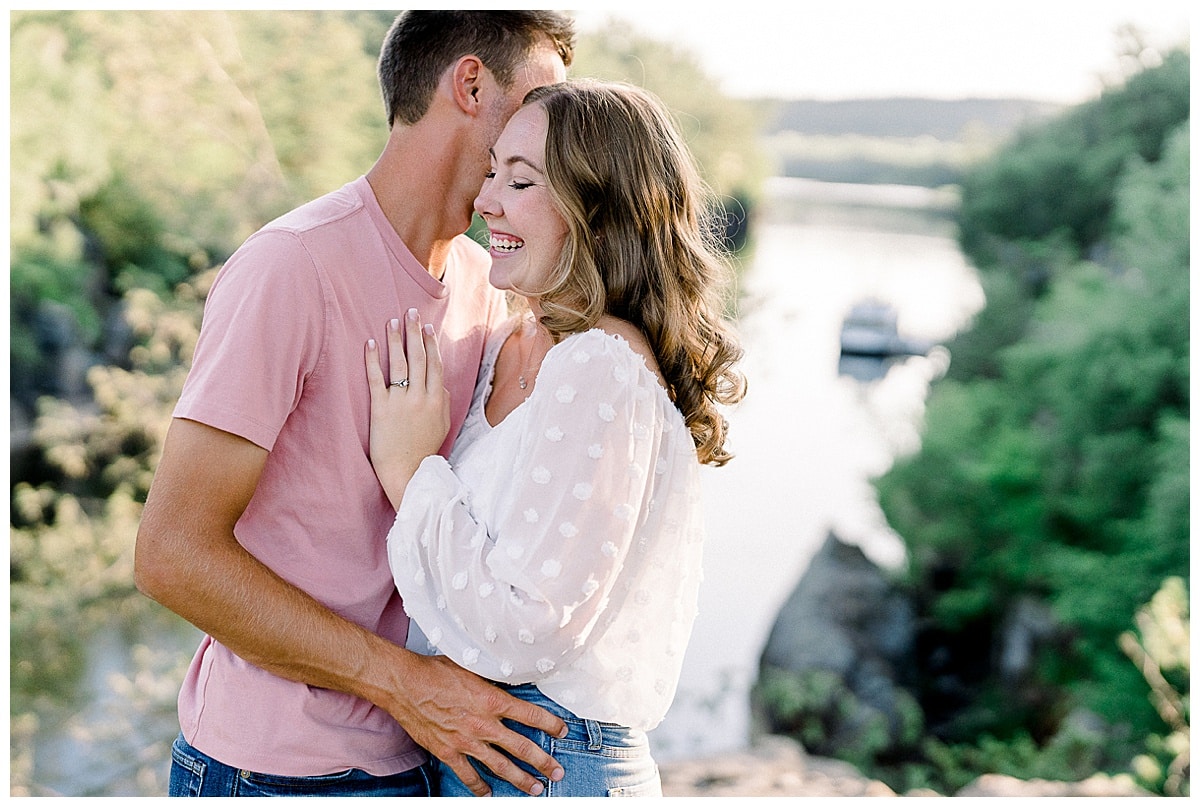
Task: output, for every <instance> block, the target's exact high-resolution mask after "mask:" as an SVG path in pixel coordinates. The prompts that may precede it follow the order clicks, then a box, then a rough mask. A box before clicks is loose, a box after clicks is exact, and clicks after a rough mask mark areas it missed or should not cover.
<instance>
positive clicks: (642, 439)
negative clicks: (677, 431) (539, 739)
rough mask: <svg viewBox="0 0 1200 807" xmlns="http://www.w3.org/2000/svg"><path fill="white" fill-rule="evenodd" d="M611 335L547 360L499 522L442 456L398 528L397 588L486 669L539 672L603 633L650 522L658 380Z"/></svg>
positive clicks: (453, 647)
mask: <svg viewBox="0 0 1200 807" xmlns="http://www.w3.org/2000/svg"><path fill="white" fill-rule="evenodd" d="M606 340H608V337H601V338H597V339H592V340H590V341H587V342H585V343H581V344H579V345H570V346H566V347H567V350H566V352H565V353H562V354H560V355H558V356H556V357H555V361H554V362H553V363H551V362H547V363H545V364H544V365H543V368H542V370H541V372H540V373H539V375H538V380H537V386H536V388H535V390H534V393H533V395H531V396H530V398H529V400H528V401H526V403H525V404H524V406H528V407H530V408H531V411H530V412H529V413H528V416H527V418H526V419H525V420H524V421H523V422H524V423H528V424H532V425H533V428H532V429H531V431H530V432H529V433H527V434H525V435H523V436H522V438H521V440H520V448H519V450H518V452H517V456H515V457H514V458H513V461H512V465H511V471H509V470H508V468H509V466H507V465H506V473H510V474H511V476H510V482H509V484H507V485H506V488H507V490H506V492H505V494H504V495H503V501H504V504H503V505H502V506H501V507H500V508H499V509H498V510H497V515H496V517H495V518H494V519H493V522H492V523H484V522H483V521H481V520H480V517H479V515H478V513H476V512H475V510H474V509H473V508H472V503H471V497H472V492H471V490H470V489H468V487H467V486H466V485H465V484H464V483H463V482H462V480H461V479H460V478H459V477H458V476H457V475H456V474H455V473H454V471H453V470H452V469H451V467H450V466H449V464H447V462H446V461H445V460H444V459H442V458H440V457H430V458H427V459H426V460H425V461H424V463H423V464H422V465H421V467H420V469H419V470H418V472H417V474H416V475H415V476H414V477H413V479H412V481H411V482H410V484H409V486H408V488H407V489H406V491H405V494H404V499H403V501H402V503H401V506H400V510H399V512H398V513H397V517H396V522H395V524H394V526H393V528H392V530H391V532H390V533H389V535H388V553H389V558H390V561H391V564H392V571H393V575H394V576H395V579H396V585H397V587H398V588H399V590H400V593H401V596H402V597H403V599H404V602H405V608H406V610H408V613H409V615H410V616H411V617H412V618H413V619H414V620H415V621H416V622H417V623H418V624H419V625H420V626H421V628H422V629H423V631H424V632H425V634H426V636H428V638H429V639H430V641H431V642H432V643H433V644H434V645H435V646H436V647H437V649H438V650H439V651H440V652H442V653H445V654H446V655H448V656H450V657H451V658H453V659H454V660H455V661H456V662H458V663H459V664H461V665H463V666H465V667H467V668H468V669H473V670H474V671H475V672H477V673H479V674H480V675H484V676H486V677H489V678H493V679H495V680H500V681H506V682H509V683H519V682H525V681H535V680H539V679H541V678H544V677H546V676H547V675H549V674H551V673H552V671H553V670H554V669H556V668H557V667H559V666H562V665H563V664H566V663H569V662H570V661H572V660H573V659H574V658H576V657H577V656H578V654H579V653H581V652H582V648H584V647H586V646H587V645H588V643H589V642H591V641H593V635H594V634H596V633H597V632H598V631H597V626H598V625H602V624H603V621H602V616H603V615H604V613H605V611H606V609H608V608H609V607H612V606H614V605H615V603H614V599H615V594H614V586H616V585H617V581H618V578H619V572H620V571H621V569H622V567H623V565H625V564H626V563H627V562H630V563H632V562H642V561H643V560H644V559H641V558H635V557H631V553H633V554H634V555H636V552H635V551H634V546H633V545H634V543H635V535H636V531H637V526H638V524H639V522H640V521H641V520H642V519H643V518H644V514H645V508H646V506H647V505H648V497H649V491H650V487H651V475H652V474H653V472H654V467H655V462H656V459H657V454H658V450H659V446H660V443H661V434H662V425H663V424H662V422H661V415H660V414H659V408H658V407H657V405H656V403H655V400H654V397H653V395H652V391H651V390H650V389H648V388H647V386H646V384H648V383H654V382H653V381H652V380H647V378H644V377H642V376H648V374H646V373H642V374H640V376H639V374H638V373H637V372H636V369H635V368H632V367H630V366H629V364H628V362H627V361H625V360H624V359H623V358H621V357H616V356H614V351H613V350H612V348H611V346H606V345H605V344H604V342H605V341H606Z"/></svg>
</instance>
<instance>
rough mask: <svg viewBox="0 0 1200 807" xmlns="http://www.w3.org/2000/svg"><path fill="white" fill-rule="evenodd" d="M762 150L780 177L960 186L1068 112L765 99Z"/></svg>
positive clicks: (1010, 104) (917, 101)
mask: <svg viewBox="0 0 1200 807" xmlns="http://www.w3.org/2000/svg"><path fill="white" fill-rule="evenodd" d="M759 109H760V115H761V118H762V120H763V121H764V124H763V127H762V129H761V134H762V145H763V148H764V150H765V152H766V154H767V155H768V156H769V158H770V159H771V160H772V161H773V163H774V166H773V170H774V173H775V174H776V175H777V176H787V177H803V178H806V179H817V180H823V181H826V182H854V183H867V184H899V185H920V186H924V187H929V188H939V187H944V186H947V185H955V184H957V183H958V182H959V180H960V179H961V177H962V173H963V171H964V170H965V169H966V168H967V167H968V166H970V165H971V164H972V163H974V162H976V161H978V160H979V159H982V158H984V157H986V156H987V155H988V154H989V153H990V152H991V151H992V150H993V149H995V148H996V147H997V146H998V145H999V144H1000V143H1002V142H1003V141H1004V140H1006V139H1007V138H1009V137H1010V136H1012V135H1013V134H1014V133H1015V132H1016V131H1017V130H1018V129H1020V128H1021V127H1022V126H1024V125H1026V124H1032V123H1035V122H1038V121H1041V120H1044V119H1045V118H1047V117H1050V116H1053V115H1055V114H1058V113H1059V112H1061V111H1062V110H1063V107H1061V106H1059V105H1057V104H1049V103H1045V102H1041V101H1030V100H1023V99H982V98H973V99H964V100H955V101H944V100H938V99H934V98H879V99H866V100H845V101H811V100H809V101H782V100H763V101H762V102H760V106H759Z"/></svg>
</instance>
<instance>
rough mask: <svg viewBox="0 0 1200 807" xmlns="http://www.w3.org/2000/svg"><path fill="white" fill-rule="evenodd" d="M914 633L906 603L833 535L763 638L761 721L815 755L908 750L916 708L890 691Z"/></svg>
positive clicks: (915, 730) (898, 691)
mask: <svg viewBox="0 0 1200 807" xmlns="http://www.w3.org/2000/svg"><path fill="white" fill-rule="evenodd" d="M914 631H915V628H914V617H913V611H912V607H911V605H910V604H909V602H908V600H907V599H906V598H905V597H904V596H903V595H902V594H900V593H899V592H897V591H896V590H895V589H894V588H893V587H892V586H891V584H890V583H889V582H888V580H887V579H886V577H885V576H884V574H883V573H882V571H880V569H879V568H878V567H877V566H875V564H874V563H872V562H871V561H870V560H869V559H868V558H867V557H866V556H865V555H864V554H863V552H862V550H861V549H859V548H858V547H857V546H853V545H851V544H846V543H843V542H842V541H841V540H839V539H838V537H837V536H836V535H833V534H830V535H829V537H828V538H827V539H826V541H825V544H824V545H823V546H822V547H821V549H820V551H819V552H818V553H817V554H816V555H815V556H814V557H813V559H812V562H811V563H810V565H809V567H808V569H807V570H806V572H805V574H804V576H803V577H802V578H801V580H800V582H799V583H798V584H797V586H796V588H795V590H794V591H793V592H792V594H791V596H790V597H789V598H788V600H787V602H786V603H785V604H784V605H783V608H782V609H781V610H780V613H779V616H778V618H777V620H776V622H775V625H774V627H773V628H772V630H771V634H770V636H769V637H768V639H767V644H766V647H765V649H764V651H763V654H762V659H761V665H760V666H761V670H760V675H761V677H760V686H759V687H758V688H757V689H756V692H755V699H754V700H755V709H756V714H757V717H758V718H759V719H760V720H761V722H762V723H763V724H764V726H765V728H766V730H767V731H768V732H778V733H787V734H792V735H794V736H799V737H801V738H803V740H804V744H805V746H806V747H807V748H809V750H811V751H813V752H814V753H818V754H829V755H832V754H833V753H834V752H835V751H839V752H840V753H839V756H844V755H845V752H846V749H858V751H859V752H860V753H862V754H864V755H874V754H879V753H888V752H893V751H897V750H899V749H901V748H902V747H904V746H905V745H906V744H908V743H911V742H914V741H915V740H916V739H917V737H918V736H919V734H920V731H921V712H920V708H919V707H918V706H917V704H916V701H915V700H914V699H913V697H912V696H911V695H909V694H908V693H907V692H906V691H905V690H903V689H902V688H901V687H899V686H897V684H896V683H895V682H896V679H897V669H898V667H899V666H900V665H902V664H904V663H905V659H906V658H907V656H908V654H909V653H910V652H911V648H912V643H913V636H914ZM864 761H865V760H864Z"/></svg>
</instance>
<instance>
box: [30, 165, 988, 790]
mask: <svg viewBox="0 0 1200 807" xmlns="http://www.w3.org/2000/svg"><path fill="white" fill-rule="evenodd" d="M952 205H953V197H952V196H951V195H948V194H945V193H942V192H935V191H929V190H925V189H920V188H904V187H865V186H852V185H835V184H828V183H819V182H811V181H805V180H784V179H776V180H772V181H770V182H769V183H768V186H767V197H766V199H765V201H764V202H763V204H762V205H761V206H760V211H759V213H758V214H757V219H756V221H755V223H754V232H753V239H754V246H753V251H752V253H751V258H750V259H749V260H748V265H747V267H746V271H745V273H744V276H743V280H742V289H741V295H742V316H741V332H742V335H743V339H744V343H745V347H746V349H747V355H746V360H745V363H744V370H745V372H746V373H747V375H748V377H749V379H750V394H749V396H748V397H747V398H746V400H745V401H744V402H743V403H742V404H740V405H738V406H737V407H735V408H734V409H732V410H731V411H730V412H729V413H728V417H729V421H730V424H731V432H730V446H731V447H732V449H733V451H734V452H735V453H736V455H737V456H736V458H735V459H734V460H733V461H732V462H731V463H730V464H729V465H728V466H726V467H725V468H720V469H707V468H706V469H705V472H704V484H705V488H706V490H705V494H706V496H705V498H706V518H707V524H708V533H709V536H708V543H707V544H706V554H705V563H704V568H705V581H704V584H703V586H702V587H701V603H700V617H699V619H698V621H697V624H696V628H695V631H694V634H693V638H692V642H691V645H690V646H689V649H688V654H687V657H686V659H685V665H684V671H683V677H682V680H681V682H680V688H679V693H678V696H677V698H676V701H675V704H674V705H673V706H672V708H671V711H670V713H669V714H668V716H667V719H666V720H665V721H664V722H663V723H662V725H660V726H659V727H658V728H656V729H655V730H654V731H653V732H652V733H651V743H652V745H653V748H654V750H655V754H656V756H658V758H659V759H660V760H662V761H669V760H671V759H679V758H685V757H692V756H697V755H707V754H713V753H718V752H721V751H724V750H731V749H737V748H742V747H745V746H746V745H747V744H748V742H749V739H750V719H749V708H748V703H749V700H748V698H749V690H750V686H751V685H752V684H753V681H754V676H755V673H756V670H757V666H758V657H759V654H760V653H761V650H762V647H763V645H764V644H765V641H766V637H767V634H768V632H769V631H770V629H771V625H772V622H773V621H774V618H775V614H776V612H777V611H778V609H779V607H780V606H781V605H782V604H783V601H784V600H785V599H786V598H787V596H788V594H789V593H790V592H791V590H792V588H793V587H794V586H795V584H796V582H797V581H798V580H799V578H800V576H801V575H802V574H803V572H804V569H805V566H806V564H807V562H808V560H809V559H810V558H811V557H812V555H813V553H815V552H816V551H817V549H818V548H819V547H820V545H821V543H822V541H823V540H824V538H825V535H826V534H827V533H828V532H829V531H830V530H831V529H832V530H835V531H836V532H837V533H838V534H839V536H840V537H841V538H842V539H843V540H847V541H851V542H854V543H857V544H859V545H860V546H861V547H862V548H863V550H864V552H866V554H867V555H868V556H869V557H870V558H872V559H873V560H874V561H875V562H877V563H879V564H880V565H882V566H887V567H894V566H896V565H897V564H899V563H901V562H902V560H903V556H904V553H903V546H902V544H901V542H900V540H899V539H898V537H897V536H895V535H894V534H893V533H892V532H891V531H890V530H889V529H888V527H887V525H886V523H885V521H884V519H883V517H882V514H881V513H880V510H879V507H878V504H877V503H876V500H875V495H874V492H873V489H872V488H871V486H870V481H869V480H870V479H871V477H872V476H874V475H877V474H878V473H880V472H882V471H883V470H885V469H886V468H887V467H888V465H889V464H890V463H891V462H892V460H893V458H894V457H895V456H896V455H897V453H899V452H902V451H908V450H912V449H914V448H915V447H916V446H917V445H918V440H919V427H920V420H921V415H922V411H923V407H924V401H925V396H926V393H927V391H928V386H929V383H930V381H931V380H932V379H933V378H935V377H936V376H937V375H939V374H940V373H941V372H943V371H944V369H945V361H946V360H945V358H944V356H943V354H941V353H934V354H932V357H931V358H925V357H915V358H910V359H907V360H904V361H902V362H898V363H896V364H895V365H894V366H891V367H890V368H889V369H888V371H887V373H886V374H885V375H884V376H883V377H882V378H880V379H878V380H876V381H870V382H862V381H857V380H854V379H853V378H849V377H847V376H843V375H839V372H838V353H839V342H838V335H839V330H840V326H841V322H842V318H843V317H844V316H845V314H846V312H847V311H848V310H849V308H850V307H851V306H852V305H853V304H854V303H856V302H858V301H860V300H862V299H864V298H868V297H870V298H875V299H879V300H882V301H884V302H887V303H889V304H891V305H892V306H894V307H895V309H896V311H897V312H898V324H899V328H900V331H901V333H903V334H905V335H907V336H910V337H913V338H918V339H929V340H945V339H947V338H948V337H949V336H951V335H952V334H953V333H955V332H956V331H957V330H959V329H960V328H961V327H962V326H963V324H964V323H966V322H967V321H968V320H969V319H970V317H971V315H972V314H973V313H974V312H975V311H976V310H977V309H978V308H979V307H980V306H981V305H982V303H983V298H982V292H981V290H980V288H979V284H978V281H977V279H976V276H975V273H974V270H973V269H971V268H970V267H969V266H968V265H966V264H965V263H964V260H963V258H962V255H961V254H960V252H959V250H958V248H957V245H956V244H955V242H954V238H953V230H952V226H951V224H950V222H949V219H948V218H947V216H946V211H947V210H948V209H949V208H950V207H951V206H952ZM196 641H197V635H196V634H195V632H194V631H192V630H191V629H190V628H187V627H186V626H184V627H183V630H180V629H179V628H178V627H175V628H169V627H165V626H163V625H161V624H158V625H147V624H129V625H120V624H114V625H112V627H111V629H109V630H105V631H101V632H100V633H98V634H96V635H94V636H92V637H90V641H89V649H88V653H87V656H88V658H87V661H86V669H87V671H88V672H87V675H86V676H85V677H84V679H83V680H82V681H81V682H80V685H79V691H77V692H75V693H73V695H72V697H71V704H69V705H68V704H56V705H53V706H52V707H48V708H47V709H46V710H45V711H44V712H43V713H42V714H41V715H40V716H39V720H38V721H37V725H24V724H22V725H19V726H14V727H13V728H12V729H11V732H10V733H11V742H12V763H13V770H14V781H17V780H18V779H20V780H22V781H27V782H34V783H36V785H35V786H34V787H33V788H32V790H33V791H34V794H35V795H52V794H58V795H66V796H80V795H106V796H137V795H156V794H161V793H163V792H165V786H166V773H167V766H168V765H169V744H170V742H171V740H172V738H173V737H174V735H175V734H176V732H177V731H178V724H177V723H176V722H175V716H174V709H173V705H174V694H175V692H176V691H177V689H178V680H179V677H180V676H182V672H183V668H184V667H183V665H185V664H186V661H187V659H188V658H190V655H191V652H192V650H193V649H194V648H195V645H196ZM18 774H19V775H18Z"/></svg>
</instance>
